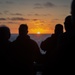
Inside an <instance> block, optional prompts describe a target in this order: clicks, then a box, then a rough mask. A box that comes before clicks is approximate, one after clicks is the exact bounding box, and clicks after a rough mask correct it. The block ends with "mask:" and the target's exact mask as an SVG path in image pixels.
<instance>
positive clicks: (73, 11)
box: [71, 0, 75, 28]
mask: <svg viewBox="0 0 75 75" xmlns="http://www.w3.org/2000/svg"><path fill="white" fill-rule="evenodd" d="M71 14H72V24H73V26H74V28H75V0H72V3H71Z"/></svg>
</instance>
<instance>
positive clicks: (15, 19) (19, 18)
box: [9, 17, 26, 21]
mask: <svg viewBox="0 0 75 75" xmlns="http://www.w3.org/2000/svg"><path fill="white" fill-rule="evenodd" d="M9 20H14V21H17V20H21V21H24V20H26V19H25V18H22V17H13V18H9Z"/></svg>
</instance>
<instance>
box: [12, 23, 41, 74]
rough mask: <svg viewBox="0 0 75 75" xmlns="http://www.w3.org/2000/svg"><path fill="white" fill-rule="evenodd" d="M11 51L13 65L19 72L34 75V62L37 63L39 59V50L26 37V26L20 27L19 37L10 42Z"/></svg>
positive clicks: (33, 42) (34, 43)
mask: <svg viewBox="0 0 75 75" xmlns="http://www.w3.org/2000/svg"><path fill="white" fill-rule="evenodd" d="M12 49H13V50H12V51H13V52H12V53H13V54H12V56H13V55H14V56H13V58H14V62H15V63H14V64H15V66H16V67H17V68H18V70H19V72H21V71H22V72H23V73H24V74H26V75H34V73H35V72H34V70H33V69H34V62H38V60H39V58H40V57H39V56H40V49H39V47H38V45H37V43H36V42H35V41H34V40H32V39H31V38H30V36H29V35H28V26H27V24H21V25H20V27H19V35H18V37H17V38H16V40H14V41H13V42H12ZM15 66H14V67H15Z"/></svg>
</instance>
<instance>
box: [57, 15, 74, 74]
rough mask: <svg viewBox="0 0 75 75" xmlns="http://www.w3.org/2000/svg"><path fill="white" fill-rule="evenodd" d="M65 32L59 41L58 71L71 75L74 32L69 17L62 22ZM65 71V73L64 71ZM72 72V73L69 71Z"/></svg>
mask: <svg viewBox="0 0 75 75" xmlns="http://www.w3.org/2000/svg"><path fill="white" fill-rule="evenodd" d="M64 27H65V32H64V33H63V35H62V37H61V38H60V39H59V40H60V41H59V44H58V45H59V47H58V50H59V55H58V58H59V63H58V65H59V69H60V71H61V72H63V74H64V73H67V74H69V73H72V71H73V66H74V56H75V54H74V50H75V44H74V43H75V32H74V28H73V25H72V17H71V15H68V16H66V18H65V21H64ZM66 69H67V71H66ZM71 70H72V71H71Z"/></svg>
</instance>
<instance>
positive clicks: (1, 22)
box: [0, 22, 20, 24]
mask: <svg viewBox="0 0 75 75" xmlns="http://www.w3.org/2000/svg"><path fill="white" fill-rule="evenodd" d="M0 23H1V24H20V23H19V22H0Z"/></svg>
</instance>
